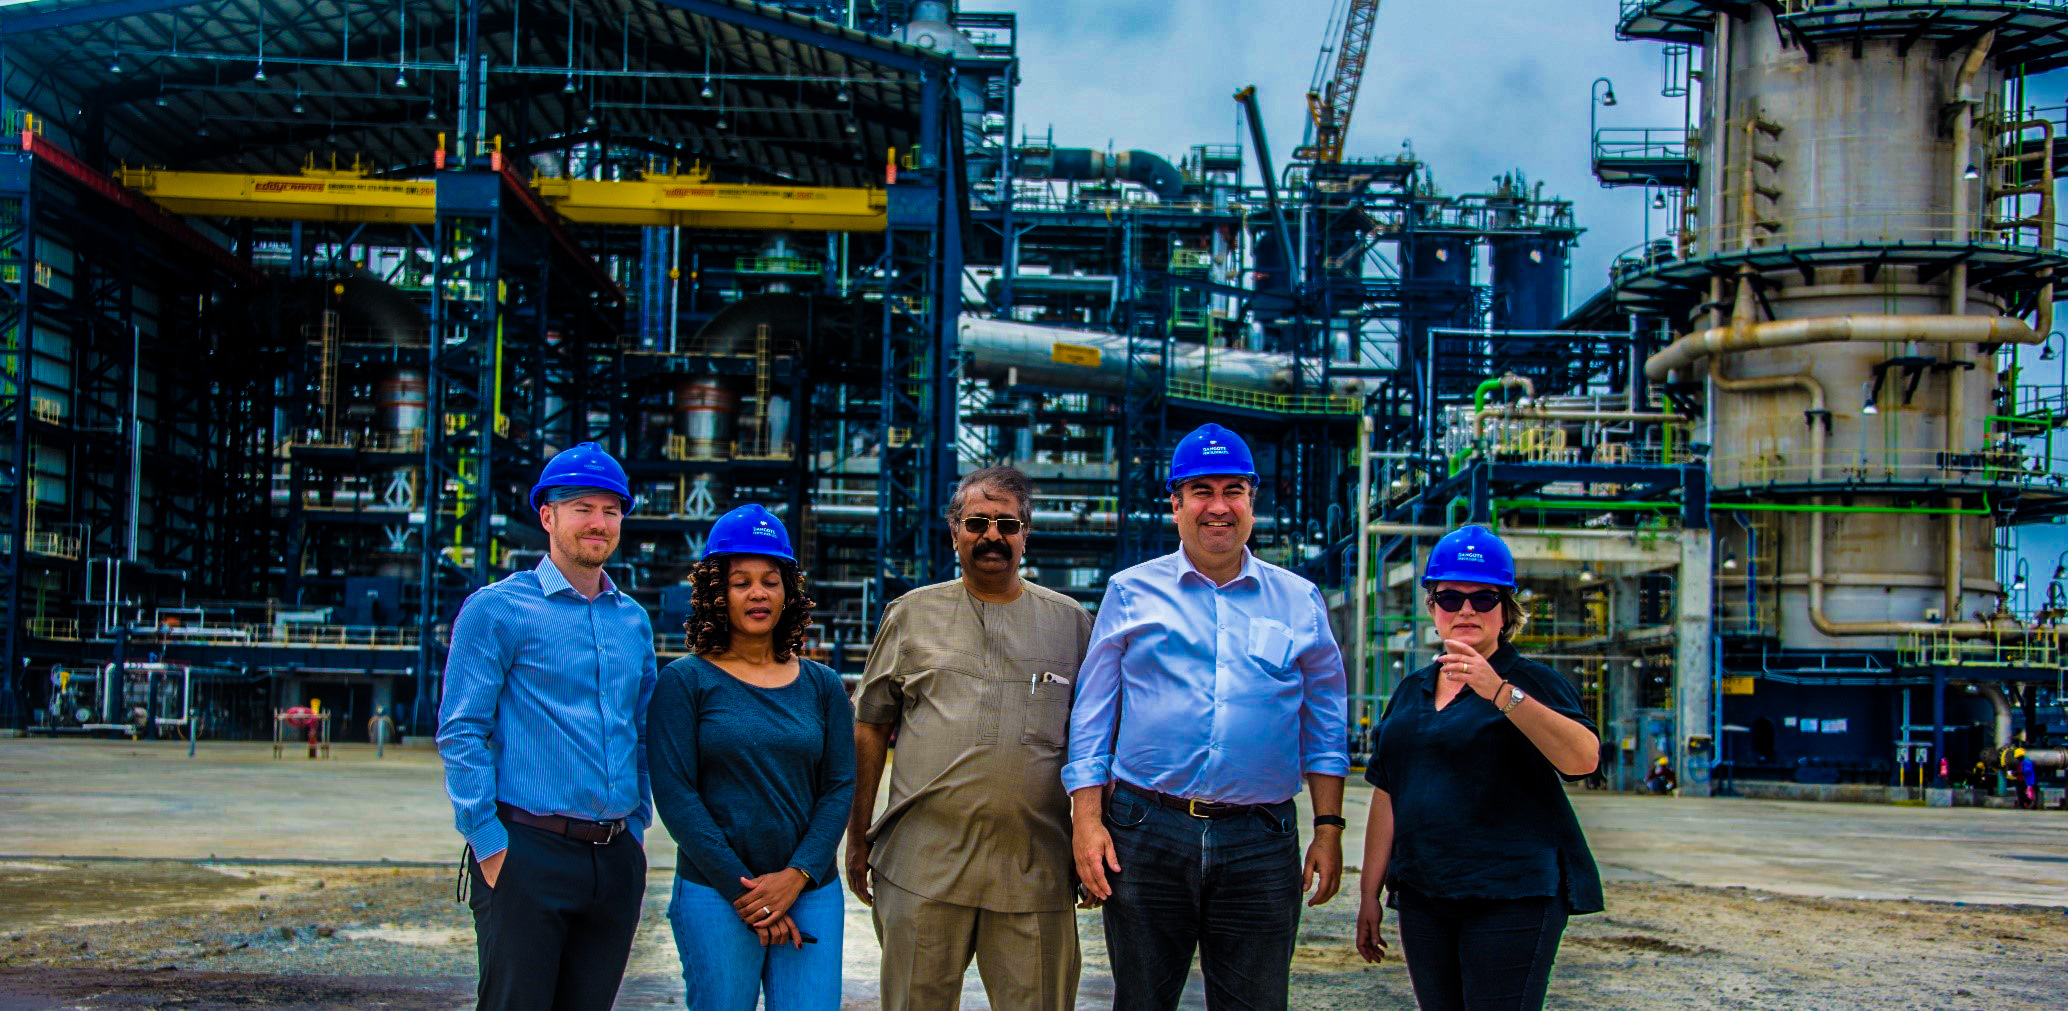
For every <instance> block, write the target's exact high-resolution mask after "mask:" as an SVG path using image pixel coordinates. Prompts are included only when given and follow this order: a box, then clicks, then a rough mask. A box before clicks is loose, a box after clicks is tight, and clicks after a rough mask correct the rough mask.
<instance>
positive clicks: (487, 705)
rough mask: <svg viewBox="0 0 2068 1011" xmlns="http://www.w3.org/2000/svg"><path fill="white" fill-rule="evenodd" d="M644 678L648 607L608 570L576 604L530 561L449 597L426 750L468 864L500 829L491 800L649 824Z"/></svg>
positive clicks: (647, 675) (495, 842) (552, 571)
mask: <svg viewBox="0 0 2068 1011" xmlns="http://www.w3.org/2000/svg"><path fill="white" fill-rule="evenodd" d="M655 680H656V672H655V669H654V657H653V625H652V623H651V622H650V621H649V620H648V618H647V616H646V609H645V608H643V607H641V606H639V604H638V603H637V602H636V601H634V600H632V599H631V598H630V597H627V596H625V595H624V594H623V593H621V592H619V591H618V589H617V585H616V584H615V583H612V582H611V580H610V576H609V575H607V574H606V575H605V576H604V577H603V588H602V592H600V593H598V594H597V595H596V597H595V599H593V600H591V599H585V598H584V597H583V596H582V595H581V593H580V592H579V591H577V590H575V588H574V587H573V586H571V585H569V584H568V582H567V577H565V576H563V575H561V574H560V570H559V569H558V568H556V567H555V566H554V565H553V560H552V558H551V557H547V558H544V559H541V560H540V561H539V564H538V567H537V568H535V569H533V570H531V571H530V572H519V573H514V574H512V575H510V576H508V577H506V578H504V579H502V580H499V581H497V582H494V583H491V584H489V585H487V586H484V587H482V588H481V589H479V590H476V591H475V592H474V593H473V594H472V595H471V596H469V597H468V598H467V600H466V602H465V603H464V604H462V605H460V613H459V617H458V618H457V619H456V620H455V621H454V622H453V626H452V653H451V655H450V656H449V657H448V658H447V660H446V663H445V697H444V700H443V703H442V705H441V707H440V709H439V714H438V754H439V755H440V757H442V758H443V759H444V760H445V792H446V794H447V795H448V796H450V797H451V798H452V810H453V822H454V824H455V825H456V826H457V827H458V828H459V831H460V835H462V836H465V837H466V840H467V845H469V846H471V847H473V849H474V854H475V856H476V857H477V858H487V857H490V856H494V855H495V854H497V853H500V852H502V850H503V849H504V847H506V846H508V845H509V833H508V831H507V830H506V829H505V828H504V827H503V824H502V822H501V821H500V820H498V819H497V818H496V802H497V801H501V802H503V803H505V804H510V805H512V806H514V807H520V808H523V809H524V810H526V811H529V812H531V813H533V814H554V815H561V816H564V817H568V818H579V819H582V820H585V821H614V820H616V819H619V818H624V819H626V828H627V829H628V830H629V831H630V832H631V833H632V835H633V837H634V838H635V839H639V840H642V841H643V840H644V839H645V834H646V826H647V825H648V824H651V823H652V821H653V802H652V800H651V797H652V790H651V783H650V779H649V777H648V775H647V767H646V707H647V703H648V702H649V701H650V700H651V699H652V698H653V687H654V682H655Z"/></svg>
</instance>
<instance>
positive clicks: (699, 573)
mask: <svg viewBox="0 0 2068 1011" xmlns="http://www.w3.org/2000/svg"><path fill="white" fill-rule="evenodd" d="M735 557H737V556H734V555H721V556H719V557H717V558H711V559H706V560H704V561H701V562H698V563H697V564H696V567H695V568H693V569H690V570H689V588H690V590H689V620H688V621H685V622H683V623H682V630H683V631H684V632H686V633H688V635H689V651H690V652H692V653H695V654H697V655H698V656H714V655H716V654H719V653H723V652H725V651H726V650H727V649H729V648H730V647H731V646H732V622H731V621H730V619H729V618H728V617H727V615H728V612H727V610H726V607H725V578H726V574H727V573H728V572H730V571H731V561H732V559H733V558H735ZM776 568H777V569H778V570H780V571H781V572H782V574H783V613H782V614H781V615H779V616H778V617H777V618H776V627H775V636H774V638H775V658H776V659H777V660H781V661H788V660H789V659H790V658H791V657H793V656H796V655H797V654H798V653H799V652H801V651H802V650H803V648H804V632H805V630H806V629H808V628H810V627H811V609H812V608H814V607H817V606H818V602H817V601H814V600H812V599H811V598H810V597H807V596H805V595H804V573H803V572H801V571H799V570H798V568H797V566H796V565H794V564H792V563H790V562H785V561H781V560H777V561H776Z"/></svg>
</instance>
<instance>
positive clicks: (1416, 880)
mask: <svg viewBox="0 0 2068 1011" xmlns="http://www.w3.org/2000/svg"><path fill="white" fill-rule="evenodd" d="M1422 585H1423V586H1424V587H1425V588H1426V589H1427V590H1428V608H1429V617H1430V618H1431V620H1432V621H1434V622H1435V625H1436V631H1437V634H1438V637H1439V638H1441V639H1442V640H1443V647H1444V648H1443V654H1442V655H1441V656H1438V657H1437V658H1436V662H1435V663H1432V664H1430V665H1428V666H1427V667H1424V668H1422V669H1420V670H1418V671H1416V672H1415V673H1414V674H1412V675H1411V676H1409V677H1408V678H1407V679H1406V680H1404V681H1402V682H1401V683H1400V685H1399V686H1398V687H1397V688H1396V689H1395V690H1394V693H1393V697H1392V698H1391V699H1390V700H1389V701H1388V702H1387V704H1386V712H1385V715H1384V716H1383V717H1381V719H1380V721H1379V726H1378V729H1377V730H1376V731H1374V734H1375V737H1376V739H1375V742H1374V745H1373V749H1372V757H1371V762H1370V764H1369V765H1368V766H1367V768H1366V770H1365V779H1366V780H1368V781H1370V783H1371V784H1372V786H1373V787H1374V788H1375V789H1374V791H1373V793H1372V803H1371V815H1370V820H1369V821H1368V822H1367V823H1366V826H1365V835H1364V869H1363V877H1362V880H1361V881H1360V887H1359V890H1360V892H1361V893H1362V898H1361V903H1360V905H1359V907H1358V912H1357V950H1358V952H1359V953H1360V954H1362V955H1363V956H1364V957H1365V959H1366V960H1368V961H1373V962H1376V961H1378V960H1379V959H1380V958H1382V957H1384V955H1385V951H1386V947H1385V942H1384V941H1382V940H1380V937H1379V923H1380V921H1381V920H1382V919H1383V918H1384V914H1385V910H1384V909H1383V908H1382V907H1381V906H1380V904H1379V901H1380V900H1379V887H1380V885H1381V884H1384V885H1387V886H1388V887H1389V888H1390V889H1391V896H1390V898H1389V899H1388V900H1387V903H1386V904H1387V905H1390V906H1392V907H1394V908H1395V909H1397V910H1399V913H1400V943H1401V946H1402V948H1404V949H1405V953H1406V955H1407V971H1408V977H1409V979H1410V980H1412V981H1413V983H1414V988H1415V1000H1416V1001H1417V1002H1418V1003H1419V1004H1420V1005H1421V1006H1422V1007H1423V1008H1425V1009H1438V1008H1444V1009H1447V1008H1467V1007H1470V1008H1541V1007H1543V1006H1544V991H1545V988H1546V987H1547V986H1548V985H1549V984H1550V981H1551V964H1552V962H1553V960H1554V959H1555V958H1556V956H1557V954H1558V941H1559V938H1560V937H1561V936H1562V935H1563V934H1564V932H1565V923H1566V918H1567V917H1568V916H1569V915H1573V914H1577V913H1593V912H1599V911H1600V910H1601V907H1602V902H1601V876H1600V874H1599V872H1597V871H1596V870H1595V867H1594V857H1593V854H1592V853H1590V852H1589V851H1588V849H1587V840H1586V838H1585V837H1584V836H1583V835H1582V834H1581V833H1580V824H1579V821H1578V820H1577V819H1576V818H1574V816H1573V810H1572V805H1571V804H1570V803H1568V802H1567V800H1566V796H1565V788H1564V787H1563V785H1562V784H1561V782H1560V780H1561V779H1563V780H1567V781H1572V780H1578V779H1582V778H1585V777H1586V776H1587V774H1588V773H1591V772H1593V771H1594V769H1595V766H1596V765H1597V764H1599V762H1600V752H1599V748H1600V740H1599V738H1598V737H1596V735H1595V729H1594V724H1593V722H1592V721H1591V720H1589V719H1588V718H1587V716H1586V714H1585V713H1583V712H1582V711H1581V709H1580V699H1579V694H1578V693H1577V692H1575V691H1574V690H1573V686H1572V683H1571V682H1569V681H1567V680H1566V679H1565V677H1564V675H1561V674H1559V673H1558V672H1557V671H1555V670H1552V669H1551V668H1549V667H1546V666H1544V665H1543V664H1540V663H1537V662H1535V661H1532V660H1526V659H1524V658H1523V657H1522V656H1521V654H1519V653H1517V652H1516V651H1515V647H1514V646H1512V645H1510V644H1509V640H1510V639H1512V638H1513V637H1514V635H1515V633H1516V631H1517V630H1519V629H1520V628H1521V626H1522V620H1523V613H1522V607H1521V605H1520V604H1518V603H1516V600H1515V561H1514V556H1513V555H1512V554H1510V553H1509V551H1508V547H1507V545H1505V544H1503V543H1501V540H1500V538H1498V537H1496V536H1494V534H1493V533H1492V532H1491V531H1489V530H1487V529H1485V528H1483V527H1476V526H1468V527H1462V528H1460V529H1458V530H1455V531H1452V532H1451V533H1450V534H1448V535H1447V536H1445V537H1444V538H1443V540H1441V541H1439V542H1437V545H1436V549H1435V551H1433V552H1432V553H1431V554H1430V557H1429V566H1428V568H1427V569H1426V570H1425V571H1424V573H1423V576H1422Z"/></svg>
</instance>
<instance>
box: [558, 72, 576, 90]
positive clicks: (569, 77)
mask: <svg viewBox="0 0 2068 1011" xmlns="http://www.w3.org/2000/svg"><path fill="white" fill-rule="evenodd" d="M560 90H561V91H564V92H567V93H568V94H570V95H572V94H574V75H573V74H569V75H567V83H566V84H563V85H561V86H560Z"/></svg>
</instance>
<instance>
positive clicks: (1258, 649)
mask: <svg viewBox="0 0 2068 1011" xmlns="http://www.w3.org/2000/svg"><path fill="white" fill-rule="evenodd" d="M1292 654H1293V635H1292V629H1291V628H1288V627H1286V624H1285V622H1282V621H1279V620H1278V619H1276V618H1251V619H1250V622H1249V658H1250V659H1251V660H1252V661H1254V662H1255V663H1256V665H1257V666H1258V667H1261V668H1263V670H1264V672H1265V673H1267V674H1271V675H1275V676H1283V675H1285V674H1286V673H1287V668H1288V667H1289V666H1290V665H1291V664H1292Z"/></svg>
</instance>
